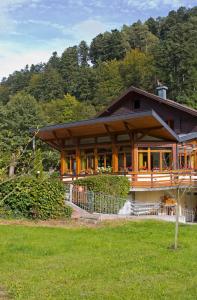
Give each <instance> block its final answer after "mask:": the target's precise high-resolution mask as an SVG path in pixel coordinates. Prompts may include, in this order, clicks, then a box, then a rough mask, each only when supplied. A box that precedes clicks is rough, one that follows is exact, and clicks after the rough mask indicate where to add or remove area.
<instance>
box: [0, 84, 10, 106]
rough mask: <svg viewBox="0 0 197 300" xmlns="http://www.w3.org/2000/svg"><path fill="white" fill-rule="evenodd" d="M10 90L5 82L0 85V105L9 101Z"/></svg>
mask: <svg viewBox="0 0 197 300" xmlns="http://www.w3.org/2000/svg"><path fill="white" fill-rule="evenodd" d="M9 95H10V91H9V88H8V86H7V85H6V84H3V83H2V84H1V85H0V105H2V104H3V105H4V104H6V103H7V102H8V101H9Z"/></svg>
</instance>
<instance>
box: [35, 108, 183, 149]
mask: <svg viewBox="0 0 197 300" xmlns="http://www.w3.org/2000/svg"><path fill="white" fill-rule="evenodd" d="M127 130H129V131H130V132H137V133H147V134H148V135H150V136H153V137H157V138H162V139H164V140H168V141H173V142H178V141H179V138H178V136H177V135H176V133H175V132H174V131H173V130H172V129H171V128H170V127H169V126H168V125H167V124H166V123H165V122H164V121H163V120H162V119H161V118H160V117H159V115H158V114H157V113H156V112H155V111H153V110H151V111H146V112H139V113H129V114H124V115H113V116H109V117H103V118H95V119H90V120H85V121H78V122H72V123H65V124H57V125H51V126H46V127H42V128H40V129H39V130H37V129H31V133H32V134H35V135H36V136H37V137H38V138H39V139H41V140H42V141H44V142H46V143H47V142H49V141H52V140H66V139H70V138H82V137H90V136H99V135H105V134H111V135H113V134H118V133H119V132H125V131H127ZM54 148H55V147H54Z"/></svg>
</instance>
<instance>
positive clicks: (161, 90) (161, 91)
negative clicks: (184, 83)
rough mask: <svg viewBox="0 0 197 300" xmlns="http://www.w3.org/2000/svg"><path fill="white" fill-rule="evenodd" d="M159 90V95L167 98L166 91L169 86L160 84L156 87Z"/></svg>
mask: <svg viewBox="0 0 197 300" xmlns="http://www.w3.org/2000/svg"><path fill="white" fill-rule="evenodd" d="M156 90H157V95H158V96H159V97H160V98H163V99H166V92H167V90H168V87H167V86H165V85H160V86H158V87H157V88H156Z"/></svg>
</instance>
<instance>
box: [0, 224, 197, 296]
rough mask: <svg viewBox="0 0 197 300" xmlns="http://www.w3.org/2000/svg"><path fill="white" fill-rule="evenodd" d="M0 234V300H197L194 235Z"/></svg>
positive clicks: (194, 230) (34, 230) (8, 229)
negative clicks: (177, 237)
mask: <svg viewBox="0 0 197 300" xmlns="http://www.w3.org/2000/svg"><path fill="white" fill-rule="evenodd" d="M173 235H174V224H169V223H163V222H154V221H144V222H142V221H141V222H127V223H123V222H121V223H115V224H114V223H113V224H107V225H103V226H99V227H96V228H77V227H75V228H68V229H64V228H41V227H24V226H0V243H1V246H0V291H1V293H0V299H4V298H1V294H3V291H4V292H5V294H6V293H8V297H7V298H6V297H5V298H6V299H25V300H29V299H36V300H45V299H72V300H74V299H98V300H99V299H102V300H105V299H106V300H110V299H129V300H132V299H140V300H141V299H142V300H145V299H151V300H154V299H157V300H158V299H176V300H179V299H194V300H195V299H197V227H196V226H181V227H180V242H181V243H180V246H181V247H180V248H179V250H178V251H174V250H172V249H169V246H170V245H171V244H172V242H173Z"/></svg>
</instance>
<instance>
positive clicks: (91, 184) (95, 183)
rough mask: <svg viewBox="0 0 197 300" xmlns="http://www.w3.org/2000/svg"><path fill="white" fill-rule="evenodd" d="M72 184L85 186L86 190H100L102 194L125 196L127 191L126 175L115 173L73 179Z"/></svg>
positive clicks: (128, 186) (128, 185)
mask: <svg viewBox="0 0 197 300" xmlns="http://www.w3.org/2000/svg"><path fill="white" fill-rule="evenodd" d="M74 185H82V186H86V187H87V189H88V190H90V191H93V192H98V193H100V192H102V193H104V194H108V195H112V196H119V197H122V198H124V197H127V195H128V193H129V188H130V184H129V180H128V178H127V177H126V176H117V175H109V174H107V175H104V174H103V175H96V176H90V177H85V178H84V179H78V180H76V181H74Z"/></svg>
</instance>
